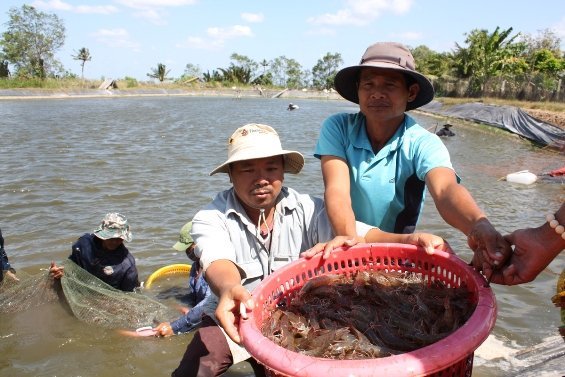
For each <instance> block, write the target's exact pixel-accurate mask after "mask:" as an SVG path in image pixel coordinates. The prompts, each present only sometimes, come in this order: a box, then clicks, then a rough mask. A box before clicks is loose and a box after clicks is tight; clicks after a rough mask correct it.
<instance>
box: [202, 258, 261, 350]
mask: <svg viewBox="0 0 565 377" xmlns="http://www.w3.org/2000/svg"><path fill="white" fill-rule="evenodd" d="M205 276H206V281H207V282H208V284H209V285H210V288H211V289H212V292H214V293H215V294H216V296H218V298H219V301H218V307H217V308H216V318H217V319H218V321H219V322H220V326H222V327H223V329H224V331H225V332H226V334H228V336H229V337H230V338H231V339H232V340H233V341H234V342H236V343H240V342H241V337H240V336H239V316H240V312H239V311H240V304H241V303H243V304H244V305H245V308H246V310H249V311H250V310H253V308H254V307H255V304H254V302H253V298H252V297H251V293H249V291H247V289H245V288H244V287H243V286H242V285H241V275H240V273H239V270H238V268H237V266H236V265H235V264H234V263H233V262H232V261H230V260H227V259H220V260H216V261H214V262H212V263H211V264H210V266H209V267H208V269H207V270H206V273H205ZM243 315H245V313H243Z"/></svg>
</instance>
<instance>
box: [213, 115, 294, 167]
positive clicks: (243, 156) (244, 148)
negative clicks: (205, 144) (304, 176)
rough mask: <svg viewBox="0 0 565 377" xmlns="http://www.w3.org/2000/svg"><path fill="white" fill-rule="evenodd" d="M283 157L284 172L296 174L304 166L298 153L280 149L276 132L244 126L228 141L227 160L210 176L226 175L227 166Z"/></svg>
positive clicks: (259, 127) (252, 124)
mask: <svg viewBox="0 0 565 377" xmlns="http://www.w3.org/2000/svg"><path fill="white" fill-rule="evenodd" d="M280 155H282V156H284V171H285V172H286V173H292V174H297V173H299V172H300V170H302V167H303V166H304V156H302V154H301V153H300V152H296V151H287V150H285V149H282V146H281V140H280V139H279V135H278V134H277V132H276V131H275V130H274V129H273V128H272V127H270V126H267V125H265V124H255V123H251V124H246V125H245V126H243V127H239V128H238V129H237V130H235V132H234V133H233V134H232V135H231V137H230V138H229V140H228V159H227V160H226V162H224V163H223V164H221V165H220V166H218V167H217V168H216V169H214V170H212V172H211V173H210V175H213V174H216V173H228V171H229V164H231V163H232V162H236V161H245V160H253V159H256V158H265V157H271V156H280Z"/></svg>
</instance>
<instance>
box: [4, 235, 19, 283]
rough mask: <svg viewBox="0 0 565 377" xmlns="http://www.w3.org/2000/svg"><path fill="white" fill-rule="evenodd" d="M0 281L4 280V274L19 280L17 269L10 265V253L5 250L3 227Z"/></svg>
mask: <svg viewBox="0 0 565 377" xmlns="http://www.w3.org/2000/svg"><path fill="white" fill-rule="evenodd" d="M0 267H1V268H0V281H3V280H4V275H5V276H7V277H9V278H11V279H14V280H16V281H17V280H19V279H18V278H17V277H16V270H15V269H14V268H13V267H12V265H10V262H9V261H8V254H6V250H4V237H3V236H2V229H0Z"/></svg>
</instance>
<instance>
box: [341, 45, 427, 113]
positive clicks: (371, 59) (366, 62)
mask: <svg viewBox="0 0 565 377" xmlns="http://www.w3.org/2000/svg"><path fill="white" fill-rule="evenodd" d="M365 67H376V68H386V69H393V70H395V71H399V72H402V73H404V74H406V75H409V76H411V77H413V78H414V80H416V82H417V83H418V84H419V85H420V91H419V92H418V95H417V96H416V98H415V99H414V100H413V101H411V102H408V103H407V105H406V110H413V109H416V108H418V107H420V106H423V105H425V104H427V103H429V102H430V101H431V100H432V99H433V98H434V87H433V85H432V83H431V82H430V80H428V79H427V78H426V76H424V75H422V74H421V73H419V72H417V71H416V63H415V62H414V57H413V56H412V53H411V52H410V50H408V48H406V47H405V46H404V45H402V44H400V43H396V42H378V43H375V44H373V45H371V46H369V47H368V48H367V50H366V51H365V53H364V54H363V57H362V58H361V61H360V62H359V64H358V65H354V66H351V67H346V68H343V69H342V70H340V71H339V72H338V73H337V74H336V75H335V78H334V86H335V90H337V92H338V93H339V94H340V95H341V96H342V97H343V98H345V99H346V100H348V101H351V102H353V103H357V104H358V103H359V95H358V93H357V89H358V81H359V72H360V71H361V69H362V68H365Z"/></svg>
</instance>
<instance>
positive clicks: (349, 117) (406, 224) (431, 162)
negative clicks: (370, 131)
mask: <svg viewBox="0 0 565 377" xmlns="http://www.w3.org/2000/svg"><path fill="white" fill-rule="evenodd" d="M365 123H366V122H365V116H364V115H363V114H362V113H360V112H359V113H355V114H349V113H340V114H335V115H332V116H330V117H329V118H327V119H326V120H325V121H324V122H323V123H322V129H321V132H320V137H319V139H318V143H317V145H316V149H315V152H314V156H315V157H317V158H321V156H327V155H331V156H336V157H339V158H342V159H344V160H345V161H347V164H348V165H349V177H350V192H351V202H352V207H353V212H354V213H355V219H356V220H357V221H362V222H364V223H367V224H370V225H373V226H377V227H379V228H380V229H382V230H384V231H387V232H394V233H412V232H413V231H414V229H415V227H416V223H417V222H418V217H419V215H420V212H421V210H422V207H423V205H424V196H425V177H426V174H427V173H428V172H429V171H430V170H431V169H433V168H436V167H447V168H450V169H453V167H452V165H451V160H450V157H449V152H448V151H447V148H446V147H445V145H444V144H443V142H442V141H441V140H440V138H439V137H438V136H436V135H434V134H433V133H431V132H428V131H426V130H425V129H424V128H422V127H421V126H420V125H418V124H417V123H416V121H415V120H414V119H413V118H411V117H410V116H408V115H406V116H405V119H404V122H403V124H402V125H401V126H400V127H399V128H398V130H397V131H396V133H395V134H394V135H393V136H392V137H391V138H390V140H389V141H388V142H387V143H386V145H385V146H384V147H383V148H382V149H381V150H380V151H379V152H378V153H377V154H376V155H375V153H374V152H373V148H372V147H371V143H370V141H369V138H368V136H367V131H366V124H365Z"/></svg>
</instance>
